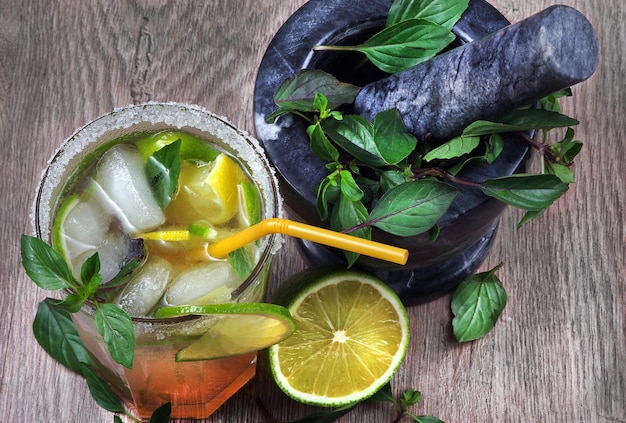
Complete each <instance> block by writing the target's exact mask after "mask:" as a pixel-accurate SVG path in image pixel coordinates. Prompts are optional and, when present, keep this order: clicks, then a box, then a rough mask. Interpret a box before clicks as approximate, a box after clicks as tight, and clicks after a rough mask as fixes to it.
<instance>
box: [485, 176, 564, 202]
mask: <svg viewBox="0 0 626 423" xmlns="http://www.w3.org/2000/svg"><path fill="white" fill-rule="evenodd" d="M481 188H482V190H483V192H484V193H485V194H487V195H489V196H491V197H494V198H497V199H498V200H500V201H502V202H504V203H506V204H510V205H512V206H515V207H519V208H520V209H524V210H529V211H539V210H544V209H545V208H547V207H548V206H550V204H552V203H553V202H554V201H555V200H556V199H557V198H559V197H560V196H561V195H562V194H563V193H564V192H566V191H567V185H566V184H564V183H563V182H562V181H561V180H560V179H559V178H558V177H557V176H555V175H533V174H525V173H521V174H516V175H512V176H504V177H501V178H494V179H489V180H487V181H485V182H483V183H482V185H481Z"/></svg>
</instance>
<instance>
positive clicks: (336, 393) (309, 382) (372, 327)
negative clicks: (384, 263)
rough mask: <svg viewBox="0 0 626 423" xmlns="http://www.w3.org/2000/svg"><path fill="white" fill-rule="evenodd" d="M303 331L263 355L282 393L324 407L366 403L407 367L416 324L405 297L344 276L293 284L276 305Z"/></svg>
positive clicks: (322, 274)
mask: <svg viewBox="0 0 626 423" xmlns="http://www.w3.org/2000/svg"><path fill="white" fill-rule="evenodd" d="M272 300H273V302H276V303H278V304H283V305H285V306H286V307H287V309H288V310H289V311H290V313H291V315H292V316H293V319H294V320H295V322H296V331H295V332H294V334H293V335H292V336H290V337H289V338H288V339H286V340H285V341H283V342H280V343H278V344H275V345H272V346H271V347H269V348H268V349H267V350H266V351H265V352H264V354H266V357H265V358H266V360H267V361H268V364H269V368H270V371H271V374H272V376H273V378H274V381H275V382H276V383H277V385H278V386H279V387H280V388H281V389H282V390H283V391H284V392H285V393H286V394H287V395H289V396H290V397H292V398H293V399H295V400H297V401H300V402H303V403H307V404H312V405H317V406H322V407H339V406H343V405H347V404H351V403H355V402H359V401H362V400H364V399H366V398H368V397H370V396H372V395H373V394H374V393H376V392H377V391H378V390H379V389H380V388H381V387H383V386H384V385H385V384H386V383H387V382H389V380H390V379H391V377H392V376H393V374H394V373H395V372H396V371H397V369H398V367H399V366H400V364H401V363H402V362H403V360H404V357H405V355H406V351H407V348H408V344H409V321H408V316H407V312H406V309H405V308H404V306H403V304H402V302H401V301H400V299H399V298H398V296H397V295H396V294H395V293H394V292H393V291H392V290H391V288H389V286H387V285H386V284H385V283H384V282H382V281H381V280H380V279H378V278H376V277H374V276H373V275H371V274H368V273H365V272H361V271H355V270H346V269H345V268H344V269H340V268H314V269H308V270H305V271H304V272H300V273H299V274H296V275H294V276H292V277H291V278H290V279H289V280H288V281H286V282H285V283H284V284H283V286H281V288H280V289H279V290H278V292H277V293H276V295H275V296H274V297H273V298H272Z"/></svg>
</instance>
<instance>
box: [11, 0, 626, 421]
mask: <svg viewBox="0 0 626 423" xmlns="http://www.w3.org/2000/svg"><path fill="white" fill-rule="evenodd" d="M303 3H304V0H263V1H254V0H212V1H205V2H192V1H173V0H154V1H147V0H143V1H139V0H134V1H122V0H114V1H109V2H100V1H96V0H83V1H80V2H78V1H68V0H59V1H55V2H50V1H47V0H30V1H24V2H19V3H18V2H13V1H11V0H0V90H1V91H0V92H1V94H0V99H1V100H0V131H1V132H0V134H1V137H0V142H1V143H2V150H1V151H2V154H0V160H1V163H2V167H1V169H2V178H1V179H0V198H2V199H3V202H4V205H3V207H2V209H1V211H0V216H1V225H0V233H1V235H2V243H1V244H0V257H1V259H0V260H1V261H0V263H1V267H0V271H1V272H2V273H1V279H0V310H1V311H2V313H3V318H2V320H1V322H0V329H1V330H0V354H1V355H2V356H3V357H5V358H4V360H0V379H1V385H0V416H2V419H1V420H2V421H6V422H36V421H58V422H76V423H78V422H107V421H112V416H111V415H110V413H107V412H104V411H102V410H101V409H100V408H99V407H98V406H97V405H96V404H95V403H94V402H93V400H92V399H91V398H90V396H89V393H88V391H87V389H86V385H85V383H84V382H83V381H82V380H81V379H80V378H78V377H77V376H75V375H73V374H71V373H69V372H68V371H66V370H64V369H62V368H61V367H60V366H59V365H57V364H56V363H55V362H54V361H53V360H52V359H50V358H49V357H48V356H47V355H46V354H45V353H44V352H43V351H42V350H41V348H40V347H39V346H38V345H37V343H36V341H35V339H34V338H33V336H32V331H31V324H32V319H33V317H34V314H35V310H36V305H37V303H38V302H39V301H40V300H41V299H42V298H43V297H44V296H45V295H46V293H45V292H43V291H41V290H40V289H38V288H36V287H35V286H34V285H33V284H32V283H31V282H30V281H29V280H28V279H27V278H26V276H25V275H24V273H23V271H22V270H21V267H20V263H19V237H20V234H22V233H29V232H30V230H31V229H30V219H29V214H30V207H31V202H32V197H33V193H34V190H35V187H36V184H37V181H38V180H39V177H40V172H41V170H42V169H43V168H44V167H45V164H46V162H47V160H48V158H49V157H50V156H51V154H52V153H53V151H54V150H55V149H56V147H57V146H58V145H59V144H60V142H61V141H62V140H63V139H65V138H66V137H68V136H69V135H70V134H71V133H72V132H73V131H74V130H75V129H76V128H78V127H80V126H81V125H83V124H84V123H86V122H87V121H89V120H91V119H93V118H95V117H96V116H98V115H100V114H103V113H105V112H108V111H109V110H111V109H112V108H115V107H120V106H123V105H127V104H130V103H132V102H133V101H145V100H147V99H151V100H157V101H180V102H189V103H196V104H199V105H202V106H204V107H206V108H208V109H210V110H213V111H215V112H216V113H218V114H220V115H224V116H227V117H228V118H229V119H230V120H231V121H232V122H233V123H234V124H236V125H237V126H239V127H241V128H242V129H245V130H247V131H250V132H253V118H252V95H253V88H254V80H255V77H256V69H257V67H258V65H259V63H260V61H261V58H262V55H263V52H264V50H265V48H266V46H267V45H268V43H269V41H270V40H271V38H272V36H273V34H274V33H275V32H276V31H277V30H278V28H279V27H280V25H281V24H282V23H283V22H284V21H285V20H286V19H287V18H288V17H289V16H290V15H291V14H292V13H293V12H294V11H295V10H296V9H297V8H298V7H299V6H300V5H302V4H303ZM557 3H565V4H568V5H571V6H573V7H575V8H576V9H578V10H580V11H581V12H583V13H584V14H585V15H586V16H587V17H588V18H589V19H590V21H591V22H592V23H593V25H594V26H595V28H596V31H597V32H598V36H599V41H600V46H601V61H600V65H599V67H598V69H597V71H596V73H595V74H594V76H593V77H592V78H590V79H589V80H588V81H586V82H584V83H583V84H580V85H578V86H576V87H574V90H573V91H574V97H573V98H572V99H568V100H567V101H565V102H564V109H565V112H566V113H567V114H569V115H572V116H575V117H577V118H578V119H580V120H581V124H580V125H579V126H578V128H577V136H578V138H579V139H581V140H583V141H584V142H585V148H584V151H583V153H582V154H581V157H580V159H578V160H577V163H576V167H575V171H576V175H577V184H576V185H575V186H573V187H572V189H571V190H570V192H568V193H567V195H566V196H565V197H564V198H562V199H560V200H559V201H558V202H557V203H556V204H555V205H554V206H553V207H552V208H551V209H550V210H549V211H548V212H547V213H546V214H545V215H544V216H542V217H541V218H540V219H538V220H537V221H535V222H533V223H531V224H529V225H527V226H525V227H524V228H522V229H521V230H516V229H515V225H516V222H517V220H518V219H519V218H520V214H519V213H518V212H517V211H515V210H507V211H506V212H505V214H504V216H503V218H502V220H501V224H500V229H499V234H498V237H497V240H496V242H495V245H494V247H493V250H492V252H491V254H490V256H489V258H488V260H487V263H485V265H484V266H483V267H484V268H485V269H486V268H488V267H490V266H493V265H495V264H497V263H498V262H500V261H504V262H505V263H506V265H505V267H504V268H503V269H502V270H501V271H500V272H499V275H500V277H501V279H502V280H503V281H504V283H505V285H506V287H507V290H508V293H509V304H508V306H507V308H506V309H505V311H504V313H503V316H502V319H501V321H500V323H499V324H498V326H497V327H496V329H495V331H494V332H492V333H491V334H490V335H488V336H487V337H486V338H484V339H482V340H479V341H476V342H473V343H470V344H464V345H459V344H457V343H455V342H454V340H453V338H452V334H451V328H450V320H451V315H450V310H449V301H450V298H449V297H444V298H441V299H439V300H436V301H433V302H431V303H428V304H425V305H421V306H415V307H411V308H410V310H409V313H410V318H411V324H412V341H411V345H410V350H409V352H408V356H407V360H406V362H405V363H404V365H403V366H402V368H401V369H400V371H399V373H398V375H397V376H396V377H395V378H394V381H393V388H394V390H395V391H401V390H403V389H405V388H408V387H412V388H415V389H419V390H421V391H422V393H423V399H422V401H421V402H420V403H419V404H418V405H417V406H416V407H414V409H413V410H412V411H413V412H414V413H415V414H432V415H435V416H438V417H439V418H441V419H443V420H444V421H446V422H449V423H457V422H459V423H460V422H491V421H493V422H519V421H539V422H598V423H615V422H626V401H625V396H626V334H625V331H626V322H625V320H626V307H625V305H626V296H625V291H624V279H625V276H626V275H625V263H624V257H625V244H626V242H625V241H626V239H625V230H624V229H625V222H626V217H625V214H624V204H625V202H626V201H625V200H626V199H625V197H626V195H625V193H624V192H625V187H626V180H625V178H626V167H625V165H624V163H625V162H626V154H625V152H624V150H625V149H624V139H625V138H626V123H625V121H624V116H626V99H625V98H624V96H625V95H626V87H625V86H624V79H623V75H624V73H625V72H626V65H625V63H624V60H625V59H624V47H623V46H624V44H625V43H626V33H625V30H624V26H623V22H624V20H625V18H626V16H625V11H626V3H624V1H623V0H564V1H562V2H561V1H559V2H557V1H556V0H535V1H532V2H530V1H518V0H495V1H493V4H494V5H495V6H496V7H497V8H498V9H500V10H501V11H502V12H503V14H504V15H505V16H507V17H508V18H509V19H510V20H512V21H516V20H519V19H522V18H524V17H526V16H529V15H531V14H533V13H536V12H538V11H540V10H542V9H544V8H545V7H548V6H550V5H552V4H557ZM295 252H296V249H295V246H294V244H293V243H292V242H288V244H287V245H286V247H285V248H284V249H283V250H282V251H281V252H280V253H279V255H278V257H277V259H276V264H275V266H274V280H273V285H272V286H273V287H275V286H277V285H278V284H280V282H281V281H282V280H284V279H285V278H286V277H287V276H289V275H291V274H293V273H294V272H296V271H297V270H300V269H302V268H303V267H304V262H303V261H302V259H300V258H299V256H298V255H297V254H295ZM258 400H260V401H261V402H263V403H264V404H265V406H266V407H267V409H269V410H271V413H272V414H273V415H274V416H275V417H276V418H277V419H279V420H288V419H295V418H297V417H299V416H303V415H305V414H307V413H309V412H311V411H312V410H313V409H312V408H311V407H307V406H303V405H300V404H297V403H295V402H293V401H291V400H289V399H287V398H286V397H285V396H284V395H283V394H282V393H281V392H280V391H279V390H278V388H276V387H275V386H274V385H273V383H272V382H271V381H270V379H269V376H268V375H267V374H266V373H265V371H263V370H262V369H260V371H259V375H258V377H257V378H255V379H254V380H253V381H252V382H251V383H250V384H249V385H247V386H246V387H245V388H244V389H243V390H242V391H240V392H239V393H238V394H237V395H236V396H235V397H234V398H233V399H232V400H230V401H229V402H228V403H227V404H226V405H225V406H224V407H223V408H222V409H220V410H219V411H218V412H217V413H216V414H215V415H214V416H213V417H211V418H210V419H207V420H206V421H207V422H209V421H210V422H229V423H230V422H232V423H239V422H241V423H243V422H265V421H267V420H265V418H264V415H263V413H262V412H261V410H260V408H259V406H258V404H257V401H258ZM392 414H393V411H392V409H391V406H390V405H388V404H380V403H366V404H362V405H360V406H359V407H358V408H357V409H356V410H355V411H353V412H352V413H350V414H349V415H347V416H345V417H344V418H342V419H341V420H340V421H341V422H372V423H378V422H390V421H391V420H392V418H391V416H392ZM406 421H408V420H406Z"/></svg>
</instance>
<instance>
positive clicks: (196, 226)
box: [189, 222, 217, 241]
mask: <svg viewBox="0 0 626 423" xmlns="http://www.w3.org/2000/svg"><path fill="white" fill-rule="evenodd" d="M189 234H191V235H193V236H198V237H200V238H203V239H206V240H209V241H213V240H215V238H217V230H216V229H215V228H214V227H213V226H211V225H209V224H207V223H204V222H194V223H192V224H191V225H189Z"/></svg>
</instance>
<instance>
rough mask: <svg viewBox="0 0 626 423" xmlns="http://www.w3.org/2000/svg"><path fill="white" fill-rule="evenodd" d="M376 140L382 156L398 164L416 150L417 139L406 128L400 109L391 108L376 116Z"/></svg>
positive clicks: (388, 161)
mask: <svg viewBox="0 0 626 423" xmlns="http://www.w3.org/2000/svg"><path fill="white" fill-rule="evenodd" d="M374 142H375V143H376V149H377V151H378V152H379V154H380V156H381V157H382V158H383V160H385V162H387V163H389V164H397V163H399V162H400V161H401V160H403V159H405V158H406V157H407V156H408V155H409V154H411V153H412V152H413V150H415V146H416V145H417V139H416V138H415V137H414V136H413V135H411V134H410V133H409V132H407V130H406V126H405V125H404V121H403V120H402V116H401V115H400V112H399V111H398V109H389V110H385V111H382V112H379V113H377V114H376V116H374Z"/></svg>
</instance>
